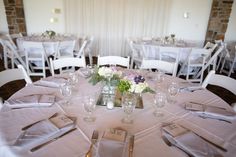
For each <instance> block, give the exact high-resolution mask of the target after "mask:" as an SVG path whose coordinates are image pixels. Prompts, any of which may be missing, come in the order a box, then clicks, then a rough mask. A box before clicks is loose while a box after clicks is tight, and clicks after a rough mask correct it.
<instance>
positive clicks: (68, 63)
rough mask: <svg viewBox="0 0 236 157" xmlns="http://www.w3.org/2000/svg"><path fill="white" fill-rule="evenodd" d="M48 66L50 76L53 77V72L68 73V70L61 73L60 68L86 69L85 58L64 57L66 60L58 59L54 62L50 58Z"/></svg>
mask: <svg viewBox="0 0 236 157" xmlns="http://www.w3.org/2000/svg"><path fill="white" fill-rule="evenodd" d="M50 65H51V70H52V76H54V75H55V71H54V70H59V71H60V73H63V72H68V69H67V70H66V71H63V70H62V68H67V67H86V63H85V57H84V56H81V57H76V58H74V57H66V58H58V59H55V60H52V58H50Z"/></svg>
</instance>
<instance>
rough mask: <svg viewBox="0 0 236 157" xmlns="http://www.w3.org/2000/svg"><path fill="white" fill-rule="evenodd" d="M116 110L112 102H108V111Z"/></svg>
mask: <svg viewBox="0 0 236 157" xmlns="http://www.w3.org/2000/svg"><path fill="white" fill-rule="evenodd" d="M113 108H114V103H113V101H112V100H108V101H107V109H109V110H111V109H113Z"/></svg>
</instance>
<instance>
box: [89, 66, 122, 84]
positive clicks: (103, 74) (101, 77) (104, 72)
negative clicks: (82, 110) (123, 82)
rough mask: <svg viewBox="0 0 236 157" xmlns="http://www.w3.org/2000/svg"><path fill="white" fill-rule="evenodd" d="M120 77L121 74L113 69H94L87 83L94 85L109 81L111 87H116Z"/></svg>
mask: <svg viewBox="0 0 236 157" xmlns="http://www.w3.org/2000/svg"><path fill="white" fill-rule="evenodd" d="M121 76H122V72H121V71H118V70H117V69H116V68H115V67H101V68H98V67H96V68H95V70H94V73H93V75H91V76H90V80H89V82H90V83H92V84H93V85H95V84H97V83H98V82H100V81H105V82H109V81H111V82H112V84H113V85H117V84H118V83H119V80H120V78H121Z"/></svg>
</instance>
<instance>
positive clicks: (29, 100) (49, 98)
mask: <svg viewBox="0 0 236 157" xmlns="http://www.w3.org/2000/svg"><path fill="white" fill-rule="evenodd" d="M55 99H56V96H55V95H40V94H37V95H29V96H24V97H20V98H17V99H9V100H7V101H6V102H5V103H4V105H6V106H7V107H10V108H12V109H14V108H27V107H49V106H51V105H52V104H53V103H54V102H55Z"/></svg>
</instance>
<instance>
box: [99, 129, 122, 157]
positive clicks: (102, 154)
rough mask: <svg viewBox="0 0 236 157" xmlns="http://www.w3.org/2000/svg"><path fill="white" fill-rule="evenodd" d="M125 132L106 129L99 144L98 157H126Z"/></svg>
mask: <svg viewBox="0 0 236 157" xmlns="http://www.w3.org/2000/svg"><path fill="white" fill-rule="evenodd" d="M126 136H127V132H126V131H124V130H119V129H108V130H106V131H105V132H104V135H103V137H102V139H101V140H100V142H99V147H98V156H99V157H111V156H112V157H126V156H127V153H126V146H127V141H126V140H127V139H126Z"/></svg>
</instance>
